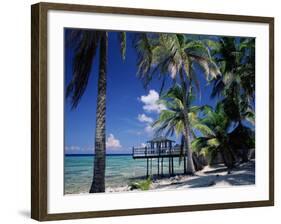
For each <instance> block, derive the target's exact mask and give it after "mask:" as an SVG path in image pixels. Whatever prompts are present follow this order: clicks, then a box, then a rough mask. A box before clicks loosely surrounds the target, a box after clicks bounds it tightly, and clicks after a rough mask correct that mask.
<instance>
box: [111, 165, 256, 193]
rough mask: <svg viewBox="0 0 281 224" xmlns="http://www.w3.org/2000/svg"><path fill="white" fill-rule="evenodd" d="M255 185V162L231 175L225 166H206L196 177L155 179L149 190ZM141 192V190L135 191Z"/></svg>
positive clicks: (125, 188) (184, 176) (112, 189)
mask: <svg viewBox="0 0 281 224" xmlns="http://www.w3.org/2000/svg"><path fill="white" fill-rule="evenodd" d="M253 184H255V161H254V160H252V161H249V162H247V163H243V164H240V165H239V166H237V168H235V169H233V170H232V171H231V172H230V173H228V170H227V169H226V168H225V167H224V166H223V165H215V166H211V167H210V166H206V167H205V168H204V169H203V170H201V171H198V172H196V175H194V176H189V175H175V176H173V177H168V176H167V177H162V178H156V177H153V180H152V184H151V186H150V189H149V190H174V189H187V188H199V187H230V186H241V185H253ZM123 191H131V189H130V186H129V185H125V186H122V187H117V188H106V192H123ZM133 191H140V190H138V189H137V190H133Z"/></svg>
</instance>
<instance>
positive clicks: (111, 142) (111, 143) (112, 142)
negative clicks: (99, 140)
mask: <svg viewBox="0 0 281 224" xmlns="http://www.w3.org/2000/svg"><path fill="white" fill-rule="evenodd" d="M121 147H122V146H121V144H120V141H119V139H116V138H115V137H114V135H113V134H109V136H108V138H107V141H106V148H109V149H119V148H121Z"/></svg>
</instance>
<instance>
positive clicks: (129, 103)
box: [64, 29, 217, 153]
mask: <svg viewBox="0 0 281 224" xmlns="http://www.w3.org/2000/svg"><path fill="white" fill-rule="evenodd" d="M69 34H70V29H68V30H66V32H65V40H66V39H67V38H69V37H68V35H69ZM108 46H109V51H108V74H107V111H106V138H107V149H106V151H107V153H131V151H132V147H133V146H140V145H141V144H142V143H145V142H146V141H147V140H149V139H151V138H152V137H153V132H152V130H151V128H150V125H149V124H150V123H151V122H152V121H154V120H155V119H156V118H157V116H158V115H159V111H160V110H161V105H160V106H159V105H157V104H156V101H157V99H158V97H159V90H160V86H161V81H159V80H158V79H157V78H155V79H154V80H152V82H151V84H150V85H149V86H148V87H147V89H145V88H144V87H143V85H142V82H141V80H139V79H138V78H137V76H136V73H137V65H136V58H137V55H136V51H135V49H134V47H133V45H132V33H129V32H127V50H126V60H125V61H122V58H121V55H120V48H119V42H118V37H117V33H116V32H109V43H108ZM72 57H73V49H72V47H71V46H69V45H68V44H66V45H65V86H67V84H68V83H69V81H70V80H71V76H72ZM97 74H98V58H96V60H95V61H94V63H93V66H92V71H91V75H90V79H89V83H88V86H87V89H86V91H85V93H84V95H83V97H82V99H81V101H80V103H79V105H78V106H77V108H75V109H71V104H70V103H71V102H70V99H66V100H65V116H64V117H65V152H66V153H93V152H94V149H93V146H94V135H95V117H96V97H97ZM198 75H199V81H200V83H201V99H199V98H197V99H196V100H195V102H194V104H196V105H205V104H209V105H214V104H215V103H216V101H217V99H210V98H209V96H210V91H211V86H210V85H207V83H206V82H205V80H204V76H203V74H201V72H200V71H199V70H198ZM168 84H169V83H168ZM168 84H167V85H166V88H167V87H168V86H169V85H168ZM172 138H175V137H172Z"/></svg>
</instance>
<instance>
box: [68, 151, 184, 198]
mask: <svg viewBox="0 0 281 224" xmlns="http://www.w3.org/2000/svg"><path fill="white" fill-rule="evenodd" d="M93 160H94V156H93V155H86V156H65V170H64V183H65V186H64V188H65V189H64V190H65V193H66V194H76V193H86V192H89V189H90V186H91V182H92V176H93ZM163 164H164V165H163V172H164V173H168V164H169V163H168V159H164V163H163ZM152 170H153V173H154V174H157V159H154V160H153V166H152ZM174 171H175V173H183V163H181V164H180V165H179V161H178V159H174ZM145 175H146V160H145V159H137V160H134V159H133V158H132V156H131V155H107V157H106V171H105V185H106V187H111V188H114V187H122V186H126V185H127V184H129V183H130V182H132V181H134V180H137V179H141V178H144V177H145Z"/></svg>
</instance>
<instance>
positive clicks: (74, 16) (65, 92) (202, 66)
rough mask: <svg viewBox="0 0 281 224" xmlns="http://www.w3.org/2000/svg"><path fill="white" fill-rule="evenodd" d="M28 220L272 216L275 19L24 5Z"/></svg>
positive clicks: (80, 6)
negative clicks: (258, 212) (264, 210)
mask: <svg viewBox="0 0 281 224" xmlns="http://www.w3.org/2000/svg"><path fill="white" fill-rule="evenodd" d="M31 26H32V34H31V35H32V49H31V57H32V66H31V70H32V74H31V76H32V85H31V86H32V94H31V95H32V105H31V109H32V130H31V131H32V148H31V150H32V164H31V165H32V169H31V170H32V173H31V175H32V178H31V179H32V189H31V191H32V200H31V201H32V205H31V207H32V208H31V216H32V218H33V219H36V220H40V221H45V220H58V219H76V218H90V217H93V218H94V217H107V216H124V215H139V214H155V213H168V212H186V211H198V210H211V209H224V208H243V207H258V206H272V205H273V204H274V104H273V102H274V89H273V88H274V18H270V17H256V16H240V15H222V14H209V13H195V12H182V11H162V10H148V9H136V8H115V7H102V6H89V5H70V4H56V3H38V4H35V5H32V24H31Z"/></svg>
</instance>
